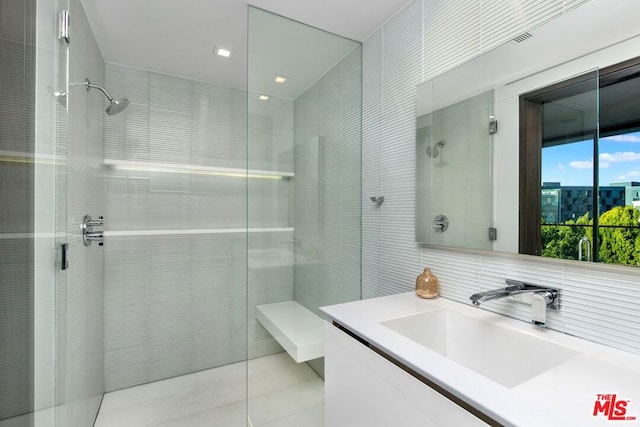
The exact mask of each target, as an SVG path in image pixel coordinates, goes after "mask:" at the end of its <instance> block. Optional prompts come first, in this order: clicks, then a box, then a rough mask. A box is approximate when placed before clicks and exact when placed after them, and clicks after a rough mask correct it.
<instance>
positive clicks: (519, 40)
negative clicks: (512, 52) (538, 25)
mask: <svg viewBox="0 0 640 427" xmlns="http://www.w3.org/2000/svg"><path fill="white" fill-rule="evenodd" d="M531 37H533V34H531V33H522V34H520V35H519V36H518V37H515V38H514V39H513V41H514V42H516V43H522V42H523V41H525V40H527V39H530V38H531Z"/></svg>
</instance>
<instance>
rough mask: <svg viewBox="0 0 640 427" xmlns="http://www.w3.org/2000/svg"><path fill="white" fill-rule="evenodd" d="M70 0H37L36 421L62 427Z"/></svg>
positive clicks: (39, 424) (41, 425) (38, 424)
mask: <svg viewBox="0 0 640 427" xmlns="http://www.w3.org/2000/svg"><path fill="white" fill-rule="evenodd" d="M68 10H69V1H68V0H56V1H55V2H47V1H43V0H37V32H36V34H37V40H36V51H35V57H36V61H35V63H36V67H35V74H36V77H35V150H34V151H35V156H34V158H35V162H34V165H35V167H34V187H33V188H34V198H33V200H34V211H33V213H34V235H35V239H34V240H35V242H34V312H33V320H34V352H33V363H34V423H33V425H34V426H35V427H49V426H59V427H61V426H65V425H67V422H66V418H65V411H64V410H63V409H64V402H65V396H64V393H65V387H64V385H65V374H66V372H65V359H66V337H65V334H66V314H67V313H66V280H67V272H66V264H67V257H68V251H67V246H66V244H67V242H68V237H67V222H68V221H67V179H66V176H67V143H68V135H69V133H68V108H67V101H68V96H67V90H68V85H69V80H68V75H69V73H68V65H69V47H68V42H67V39H66V38H65V37H64V36H63V35H62V34H61V33H60V31H61V27H62V26H64V25H65V24H66V23H67V21H66V18H65V15H64V14H63V11H68Z"/></svg>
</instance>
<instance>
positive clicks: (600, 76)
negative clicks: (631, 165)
mask: <svg viewBox="0 0 640 427" xmlns="http://www.w3.org/2000/svg"><path fill="white" fill-rule="evenodd" d="M638 77H640V57H636V58H632V59H629V60H627V61H623V62H621V63H618V64H615V65H612V66H609V67H605V68H602V69H599V70H598V69H596V70H592V71H589V72H586V73H585V74H582V75H579V76H576V77H572V78H569V79H567V80H564V81H562V82H558V83H554V84H551V85H549V86H546V87H544V88H540V89H537V90H534V91H531V92H527V93H524V94H521V95H520V97H519V110H520V111H519V120H520V123H519V215H518V216H519V218H518V222H519V224H518V253H521V254H529V255H538V256H539V255H541V254H542V225H541V222H540V218H541V200H542V195H541V191H540V189H541V185H542V172H541V170H542V148H543V146H542V142H543V141H542V111H543V104H544V103H545V102H552V101H554V100H558V99H563V98H566V97H568V96H571V95H574V94H579V93H583V92H586V91H588V90H594V85H593V82H594V78H595V79H597V80H596V81H597V87H598V90H600V89H602V88H603V87H606V86H610V85H614V84H616V83H621V82H623V81H625V80H629V79H632V78H638ZM597 102H599V97H598V101H597ZM598 108H599V107H598ZM630 127H638V128H639V129H640V118H639V119H638V121H637V124H636V126H630V124H625V126H624V127H620V126H610V127H600V125H599V124H598V125H597V126H596V129H593V130H592V132H583V135H582V136H587V135H589V136H591V137H593V138H594V144H593V147H594V155H593V159H594V177H593V179H594V188H593V195H592V197H591V205H592V211H593V212H592V218H593V225H592V226H591V227H592V229H593V236H594V241H593V242H592V245H593V248H592V254H593V258H592V259H593V262H598V252H599V239H598V238H597V236H599V234H598V229H599V224H598V220H599V214H600V212H599V200H598V199H599V184H598V172H599V161H598V157H599V156H598V155H599V148H598V146H599V138H600V135H605V136H609V135H614V134H616V131H618V133H619V131H621V130H623V129H624V130H626V129H629V128H630ZM576 136H579V135H576ZM581 227H584V226H581Z"/></svg>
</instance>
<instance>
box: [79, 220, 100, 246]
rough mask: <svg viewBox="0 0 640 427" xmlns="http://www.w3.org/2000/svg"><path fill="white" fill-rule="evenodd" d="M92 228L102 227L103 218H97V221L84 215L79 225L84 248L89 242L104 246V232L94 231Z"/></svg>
mask: <svg viewBox="0 0 640 427" xmlns="http://www.w3.org/2000/svg"><path fill="white" fill-rule="evenodd" d="M93 227H104V218H103V217H102V216H99V217H98V218H97V219H93V218H91V215H85V216H84V218H82V224H80V229H81V230H82V241H83V242H84V245H85V246H89V245H90V244H91V242H98V244H99V245H100V246H102V245H103V244H104V231H102V230H94V229H93Z"/></svg>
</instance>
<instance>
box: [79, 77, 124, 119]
mask: <svg viewBox="0 0 640 427" xmlns="http://www.w3.org/2000/svg"><path fill="white" fill-rule="evenodd" d="M84 85H85V86H87V92H88V91H89V90H90V89H98V90H99V91H100V92H102V93H103V94H104V96H106V97H107V99H108V100H109V105H108V106H107V109H106V110H105V111H106V113H107V114H108V115H110V116H113V115H115V114H118V113H119V112H120V111H122V110H124V109H125V108H127V106H128V105H129V100H128V99H127V98H120V99H113V97H112V96H111V95H109V92H107V90H106V89H105V88H103V87H102V86H98V85H94V84H93V83H91V81H90V80H89V79H86V80H85V81H84Z"/></svg>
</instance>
